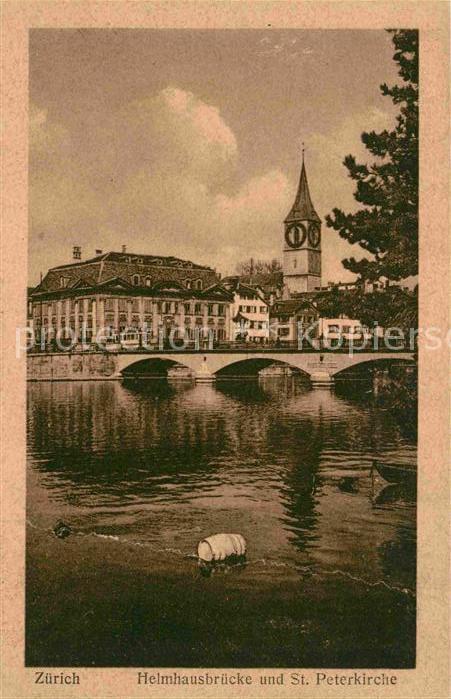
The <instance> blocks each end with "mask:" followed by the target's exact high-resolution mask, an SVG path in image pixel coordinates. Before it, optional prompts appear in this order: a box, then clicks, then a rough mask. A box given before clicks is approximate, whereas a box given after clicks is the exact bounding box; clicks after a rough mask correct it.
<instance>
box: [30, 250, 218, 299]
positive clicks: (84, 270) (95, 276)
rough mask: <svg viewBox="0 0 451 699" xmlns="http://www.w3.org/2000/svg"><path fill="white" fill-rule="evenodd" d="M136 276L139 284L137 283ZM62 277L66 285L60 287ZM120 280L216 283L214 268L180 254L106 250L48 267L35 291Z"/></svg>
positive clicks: (145, 285) (147, 284)
mask: <svg viewBox="0 0 451 699" xmlns="http://www.w3.org/2000/svg"><path fill="white" fill-rule="evenodd" d="M136 276H138V280H137V281H138V283H137V284H136V283H135V282H136ZM61 279H63V280H64V286H63V287H62V286H61ZM114 279H120V280H122V282H124V283H126V284H127V283H128V284H130V285H133V287H134V288H140V287H143V288H153V287H154V286H156V285H157V284H158V283H162V282H165V283H166V282H170V281H171V282H178V283H179V284H181V285H182V286H184V287H185V288H187V282H188V281H190V282H195V281H197V280H201V281H202V286H203V288H204V289H205V288H208V287H210V286H212V285H214V284H217V283H218V281H219V277H218V275H217V274H216V272H215V270H213V269H212V268H211V267H206V266H204V265H197V264H195V263H194V262H190V261H189V260H182V259H180V258H177V257H162V256H157V255H136V254H133V253H120V252H107V253H104V254H102V255H97V256H96V257H93V258H91V259H88V260H83V261H80V260H74V261H73V262H71V263H70V264H66V265H60V266H58V267H52V268H51V269H49V271H48V272H47V274H46V275H45V277H44V279H43V280H42V281H41V282H40V284H39V285H38V286H37V287H36V288H35V289H34V292H33V293H38V292H51V291H59V290H61V289H62V288H64V289H66V290H67V289H74V290H75V289H76V288H77V287H78V288H80V287H81V286H85V287H90V288H93V287H96V286H100V285H103V284H107V283H109V282H110V281H111V280H114Z"/></svg>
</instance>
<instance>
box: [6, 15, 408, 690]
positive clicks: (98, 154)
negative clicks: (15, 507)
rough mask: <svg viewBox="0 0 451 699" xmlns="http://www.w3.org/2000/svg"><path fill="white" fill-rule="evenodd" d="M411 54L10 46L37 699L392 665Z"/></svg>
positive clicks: (379, 42) (373, 47) (389, 36)
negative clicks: (24, 158)
mask: <svg viewBox="0 0 451 699" xmlns="http://www.w3.org/2000/svg"><path fill="white" fill-rule="evenodd" d="M418 51H419V32H418V31H417V30H416V29H403V28H397V29H393V28H387V30H384V29H374V30H352V29H349V30H346V29H339V30H320V29H285V30H277V29H261V30H260V29H258V30H257V29H249V30H246V29H205V30H201V29H183V30H177V29H125V28H124V29H108V28H103V29H90V28H86V29H84V28H73V29H58V28H42V29H41V28H38V29H31V30H30V32H29V166H28V167H29V175H28V176H29V239H28V295H27V327H26V328H24V329H23V332H22V333H20V335H19V344H18V351H19V352H21V353H25V354H26V364H27V485H26V578H25V585H26V603H25V663H26V666H28V667H37V668H44V667H46V668H57V669H56V670H54V671H52V672H48V673H47V674H46V673H43V674H42V676H41V677H40V678H39V683H47V684H52V683H53V684H58V683H59V682H60V683H63V682H65V683H66V684H70V682H71V681H72V680H71V679H70V678H71V677H73V678H74V683H76V675H75V674H73V673H72V670H71V672H70V673H68V674H66V675H64V674H63V673H62V672H60V670H59V669H58V668H64V667H70V668H77V667H144V668H148V670H146V672H142V673H140V675H141V677H140V679H139V682H140V683H142V684H153V683H156V684H160V683H161V684H167V685H171V684H177V683H180V681H181V680H180V677H181V675H180V674H179V675H178V674H177V673H176V672H175V673H167V674H166V675H165V673H164V671H160V673H161V674H158V675H157V674H152V668H165V667H171V668H195V667H198V668H199V667H200V668H204V669H208V668H217V667H221V668H244V667H246V668H264V667H272V668H286V667H293V668H306V667H310V668H355V669H359V668H369V669H372V670H373V671H374V670H377V669H379V671H378V672H373V678H375V679H374V684H376V685H384V684H389V681H390V680H389V677H390V673H389V672H388V671H386V670H385V671H382V670H380V669H382V668H393V669H408V668H414V667H415V665H416V619H417V606H416V512H417V373H418V347H417V334H418V152H419V150H418V147H419V133H418V100H419V77H418V70H419V64H418V61H419V57H418ZM205 677H208V672H206V675H205ZM205 677H204V680H203V681H202V680H199V684H202V683H205V684H208V679H205ZM318 677H321V674H319V675H318ZM324 677H326V676H325V675H324ZM365 677H366V675H365V673H361V675H360V678H361V681H362V683H363V684H365ZM59 678H60V679H59ZM64 678H66V679H64ZM377 680H379V681H377ZM293 681H294V684H299V685H301V684H302V683H303V682H302V676H301V675H298V676H297V679H294V680H293ZM320 684H321V682H320Z"/></svg>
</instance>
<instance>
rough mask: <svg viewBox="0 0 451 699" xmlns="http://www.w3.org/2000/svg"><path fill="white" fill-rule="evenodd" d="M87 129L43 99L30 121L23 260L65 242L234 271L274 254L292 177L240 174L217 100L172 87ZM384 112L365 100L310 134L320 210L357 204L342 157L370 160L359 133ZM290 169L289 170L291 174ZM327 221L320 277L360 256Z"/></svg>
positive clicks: (339, 274)
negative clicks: (69, 124) (363, 108)
mask: <svg viewBox="0 0 451 699" xmlns="http://www.w3.org/2000/svg"><path fill="white" fill-rule="evenodd" d="M84 123H85V131H84V133H83V134H82V136H80V134H75V133H72V134H69V133H68V132H67V131H66V130H65V129H64V128H63V126H62V125H60V124H58V123H56V122H55V121H54V120H52V119H51V118H50V115H49V113H48V112H47V111H46V110H45V109H39V108H37V107H35V106H34V107H33V108H32V110H31V119H30V223H31V231H32V236H31V246H30V259H31V261H32V263H33V264H32V267H31V268H32V271H34V279H33V280H34V281H35V278H36V273H37V271H38V270H39V269H41V270H45V269H46V268H47V267H48V266H51V265H56V264H61V263H64V262H67V261H68V259H69V255H70V249H71V247H72V245H75V244H77V245H81V246H82V249H83V256H84V257H87V256H89V255H91V254H93V251H94V249H95V248H102V249H106V250H107V249H120V246H121V245H122V244H126V245H127V246H128V248H129V249H134V250H136V251H137V252H139V251H142V252H155V253H158V254H163V255H178V256H180V257H186V258H188V259H193V260H195V261H197V262H199V263H204V264H211V265H212V266H215V267H217V268H218V269H219V270H220V271H222V272H223V273H231V272H233V271H234V268H235V266H236V264H237V262H239V261H240V260H242V259H243V258H246V257H249V256H251V255H252V256H253V257H257V258H265V259H270V258H272V257H281V251H282V250H281V248H282V241H283V237H282V236H283V224H282V221H283V218H284V216H285V214H286V212H287V211H288V209H289V207H290V204H291V203H292V200H293V198H294V193H295V191H296V186H297V182H296V180H295V179H293V180H291V179H289V178H288V177H287V175H286V174H285V173H284V172H283V171H281V170H279V169H274V168H271V169H268V170H267V171H263V172H260V173H258V174H256V175H255V176H253V177H252V178H250V179H248V180H247V181H244V182H242V183H241V184H239V185H237V184H235V186H234V187H233V186H232V185H233V183H237V182H238V181H239V175H240V153H239V149H238V144H237V140H236V137H235V135H234V133H233V131H232V130H231V128H230V126H229V125H228V124H227V122H226V120H225V118H224V116H223V115H222V114H221V112H220V111H219V109H218V108H217V107H216V106H214V105H211V104H208V103H207V102H205V101H203V100H201V99H200V98H199V97H197V96H196V95H194V94H193V93H192V92H190V91H188V90H183V89H182V88H180V87H178V86H168V87H166V88H164V89H163V90H161V91H160V92H158V93H156V94H152V95H149V96H148V97H146V98H145V99H141V100H139V101H133V102H130V103H128V104H127V105H126V106H124V107H123V108H121V109H120V110H119V111H118V112H116V113H114V114H111V115H110V116H109V117H108V118H107V119H104V120H103V121H102V122H99V121H98V120H97V119H96V115H95V114H93V115H89V114H87V115H86V119H85V122H84ZM387 123H388V124H390V115H389V114H387V113H385V112H382V111H381V110H375V109H373V110H370V111H369V112H365V113H362V114H359V115H356V116H354V117H353V118H352V119H351V118H348V119H345V120H344V121H343V122H342V124H341V126H340V128H339V129H338V130H335V131H333V132H315V133H313V134H311V135H310V137H309V138H308V141H307V153H306V158H307V171H308V176H309V182H310V188H311V193H312V198H313V201H314V204H315V206H316V208H317V211H318V213H319V214H320V216H321V218H322V219H323V220H324V217H325V215H326V214H327V213H328V212H330V211H331V209H332V208H333V207H334V206H339V207H342V208H344V209H345V210H354V209H355V208H357V207H356V203H355V200H354V199H353V188H354V187H353V183H352V181H351V180H349V179H346V170H345V168H344V167H343V165H342V161H343V157H344V156H345V155H346V154H347V153H348V152H351V153H354V154H356V155H357V156H358V157H363V159H364V160H368V158H367V157H366V156H367V154H366V153H365V150H364V148H363V146H359V145H358V144H359V138H360V133H361V131H363V130H365V129H371V128H375V129H376V130H377V129H381V128H384V127H385V126H386V125H387ZM297 174H298V173H297V172H296V173H293V176H294V177H296V178H297ZM359 251H360V249H359V248H356V250H355V251H354V250H353V249H351V248H350V246H349V245H348V244H347V243H346V242H345V241H342V240H341V239H340V238H339V237H338V235H337V234H336V233H335V232H333V231H331V230H329V229H327V228H326V226H325V225H324V226H323V270H324V275H323V279H324V280H325V281H327V280H328V279H329V278H330V279H332V278H335V279H337V278H341V279H343V280H344V279H345V278H350V275H349V274H347V273H346V272H344V270H343V268H342V266H341V259H343V258H344V257H346V256H349V254H350V253H352V254H356V255H358V254H359Z"/></svg>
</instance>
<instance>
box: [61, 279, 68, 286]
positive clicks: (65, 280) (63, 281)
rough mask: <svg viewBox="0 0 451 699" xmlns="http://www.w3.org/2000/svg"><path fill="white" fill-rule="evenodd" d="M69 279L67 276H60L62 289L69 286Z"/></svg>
mask: <svg viewBox="0 0 451 699" xmlns="http://www.w3.org/2000/svg"><path fill="white" fill-rule="evenodd" d="M67 282H68V279H67V277H60V287H61V288H62V289H65V288H66V286H67Z"/></svg>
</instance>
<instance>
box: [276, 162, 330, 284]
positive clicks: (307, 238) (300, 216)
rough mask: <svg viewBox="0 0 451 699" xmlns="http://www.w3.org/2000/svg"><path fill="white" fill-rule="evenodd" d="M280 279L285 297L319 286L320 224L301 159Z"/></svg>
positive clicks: (286, 225)
mask: <svg viewBox="0 0 451 699" xmlns="http://www.w3.org/2000/svg"><path fill="white" fill-rule="evenodd" d="M284 233H285V239H284V249H283V277H284V282H285V289H286V292H287V295H288V296H291V295H292V294H296V293H300V292H305V291H314V290H315V289H316V288H317V287H320V286H321V220H320V218H319V216H318V214H317V213H316V211H315V209H314V206H313V204H312V200H311V197H310V192H309V187H308V182H307V173H306V171H305V164H304V159H303V160H302V167H301V176H300V179H299V186H298V190H297V193H296V198H295V200H294V204H293V206H292V207H291V209H290V212H289V214H288V216H287V217H286V219H285V221H284Z"/></svg>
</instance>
